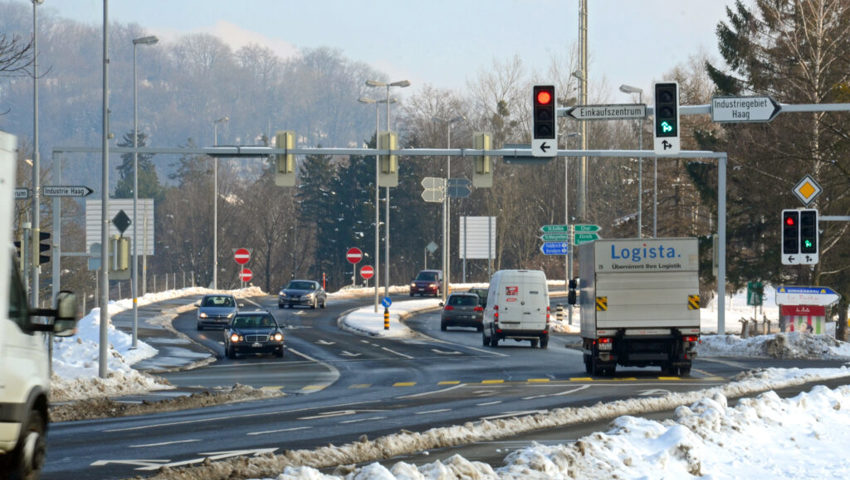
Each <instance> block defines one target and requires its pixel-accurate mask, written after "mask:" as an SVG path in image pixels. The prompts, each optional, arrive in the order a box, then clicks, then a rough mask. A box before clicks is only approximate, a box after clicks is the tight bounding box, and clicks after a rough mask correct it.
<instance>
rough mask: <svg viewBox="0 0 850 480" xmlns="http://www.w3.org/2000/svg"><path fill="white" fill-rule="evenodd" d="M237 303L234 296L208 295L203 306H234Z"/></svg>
mask: <svg viewBox="0 0 850 480" xmlns="http://www.w3.org/2000/svg"><path fill="white" fill-rule="evenodd" d="M234 305H235V302H234V301H233V297H223V296H214V297H206V298H205V299H204V303H202V304H201V306H202V307H232V306H234Z"/></svg>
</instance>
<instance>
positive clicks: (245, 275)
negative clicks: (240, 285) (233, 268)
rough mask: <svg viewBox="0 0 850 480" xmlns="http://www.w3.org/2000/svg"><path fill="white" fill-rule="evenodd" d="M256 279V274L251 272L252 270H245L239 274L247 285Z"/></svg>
mask: <svg viewBox="0 0 850 480" xmlns="http://www.w3.org/2000/svg"><path fill="white" fill-rule="evenodd" d="M252 278H254V272H252V271H251V269H250V268H243V269H242V271H241V272H239V279H240V280H242V281H243V282H245V283H248V282H250V281H251V279H252Z"/></svg>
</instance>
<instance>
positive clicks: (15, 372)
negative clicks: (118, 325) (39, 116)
mask: <svg viewBox="0 0 850 480" xmlns="http://www.w3.org/2000/svg"><path fill="white" fill-rule="evenodd" d="M15 149H16V140H15V137H14V136H12V135H9V134H7V133H4V132H0V232H2V233H0V236H2V238H5V240H3V241H5V242H6V245H7V246H6V252H4V253H0V478H3V479H14V480H21V479H27V480H29V479H35V478H38V475H39V472H40V470H41V467H42V465H43V464H44V458H45V453H46V450H47V439H46V437H45V434H46V432H47V401H48V392H49V389H50V368H49V365H48V361H49V360H48V349H47V342H48V341H49V340H48V333H49V332H52V333H54V334H55V335H70V334H72V333H73V332H74V330H75V328H76V321H77V302H76V298H74V295H73V294H71V293H69V292H61V293H60V294H59V296H58V298H57V308H56V309H55V310H54V309H41V308H38V309H32V308H29V302H27V295H26V291H25V290H24V286H23V283H22V282H21V279H20V275H19V274H18V267H17V265H16V263H17V262H16V261H15V258H14V256H13V252H14V251H15V249H14V247H13V246H12V236H13V235H12V233H13V228H12V225H13V219H12V218H13V215H14V201H15V199H14V189H15V160H16V158H15V157H16V152H15Z"/></svg>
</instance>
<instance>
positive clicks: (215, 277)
mask: <svg viewBox="0 0 850 480" xmlns="http://www.w3.org/2000/svg"><path fill="white" fill-rule="evenodd" d="M229 121H230V117H228V116H227V115H225V116H223V117H221V118H219V119H217V120H214V121H213V146H214V147H215V146H218V124H219V123H225V122H229ZM212 288H213V290H218V156H217V155H216V157H215V159H214V161H213V286H212Z"/></svg>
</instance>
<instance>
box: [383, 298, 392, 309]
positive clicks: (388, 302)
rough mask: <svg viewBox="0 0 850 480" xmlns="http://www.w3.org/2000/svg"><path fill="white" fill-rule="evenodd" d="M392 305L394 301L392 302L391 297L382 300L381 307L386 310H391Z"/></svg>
mask: <svg viewBox="0 0 850 480" xmlns="http://www.w3.org/2000/svg"><path fill="white" fill-rule="evenodd" d="M392 304H393V301H392V300H390V297H384V298H383V299H381V306H383V307H384V308H390V305H392Z"/></svg>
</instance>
